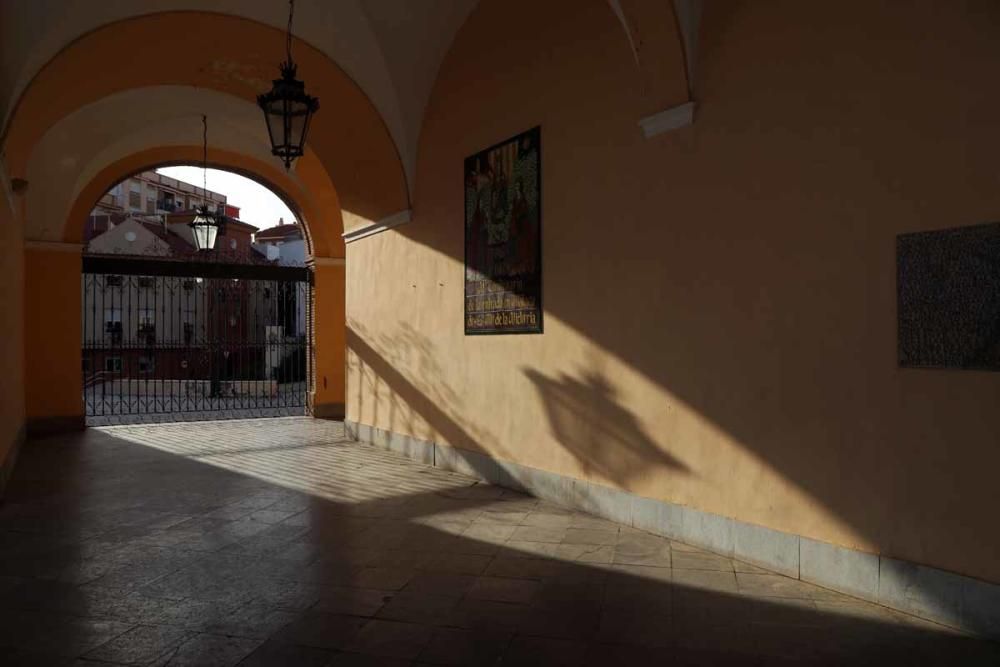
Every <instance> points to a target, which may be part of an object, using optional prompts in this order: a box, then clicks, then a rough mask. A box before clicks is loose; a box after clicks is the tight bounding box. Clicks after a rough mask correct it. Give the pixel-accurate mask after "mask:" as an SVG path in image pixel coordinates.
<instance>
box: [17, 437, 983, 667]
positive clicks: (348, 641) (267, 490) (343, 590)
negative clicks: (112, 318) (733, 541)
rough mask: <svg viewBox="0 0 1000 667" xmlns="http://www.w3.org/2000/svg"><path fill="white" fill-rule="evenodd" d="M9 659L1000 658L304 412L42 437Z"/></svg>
mask: <svg viewBox="0 0 1000 667" xmlns="http://www.w3.org/2000/svg"><path fill="white" fill-rule="evenodd" d="M0 573H2V576H0V664H3V665H7V666H10V665H21V664H32V665H64V664H66V665H90V666H91V667H93V666H94V665H95V664H137V665H145V664H152V665H168V664H169V665H211V666H213V667H215V666H225V665H236V664H239V665H297V666H298V665H302V666H309V665H409V664H434V665H492V664H503V665H605V664H608V665H690V664H695V665H730V664H731V665H771V664H780V665H795V664H828V665H846V664H850V665H857V664H887V665H897V664H907V665H912V664H933V665H936V664H942V665H975V664H983V665H1000V646H998V645H996V644H993V643H989V642H984V641H979V640H975V639H972V638H969V637H965V636H962V635H960V634H958V633H955V632H953V631H950V630H948V629H946V628H943V627H941V626H937V625H934V624H931V623H927V622H924V621H920V620H918V619H915V618H912V617H907V616H904V615H901V614H897V613H894V612H892V611H889V610H887V609H884V608H881V607H877V606H874V605H870V604H866V603H862V602H859V601H856V600H853V599H851V598H848V597H845V596H842V595H839V594H836V593H833V592H830V591H827V590H824V589H821V588H817V587H815V586H810V585H806V584H803V583H801V582H799V581H796V580H792V579H788V578H785V577H782V576H779V575H775V574H770V573H768V572H766V571H763V570H760V569H757V568H755V567H752V566H750V565H746V564H743V563H740V562H737V561H733V560H730V559H728V558H723V557H720V556H716V555H713V554H711V553H707V552H705V551H701V550H698V549H694V548H692V547H690V546H686V545H683V544H678V543H676V542H670V541H668V540H665V539H662V538H659V537H655V536H653V535H649V534H646V533H642V532H638V531H635V530H631V529H628V528H624V527H621V526H618V525H616V524H614V523H610V522H608V521H604V520H601V519H596V518H593V517H591V516H587V515H585V514H581V513H578V512H570V511H567V510H565V509H563V508H560V507H557V506H555V505H551V504H548V503H545V502H541V501H538V500H536V499H534V498H529V497H526V496H524V495H521V494H517V493H513V492H509V491H505V490H503V489H500V488H497V487H491V486H487V485H483V484H477V483H476V482H475V481H474V480H472V479H469V478H467V477H463V476H461V475H456V474H451V473H447V472H444V471H441V470H438V469H434V468H427V467H424V466H420V465H417V464H415V463H413V462H411V461H409V460H406V459H403V458H400V457H397V456H396V455H394V454H391V453H388V452H384V451H381V450H377V449H374V448H372V447H368V446H363V445H358V444H355V443H350V442H346V441H345V440H344V438H343V427H342V425H340V424H338V423H334V422H323V421H313V420H310V419H307V418H284V419H271V420H247V421H231V422H204V423H197V424H193V423H186V424H171V425H155V426H121V427H111V428H106V429H91V430H89V431H87V432H85V433H83V434H79V435H74V436H72V437H60V438H51V439H47V440H38V441H34V442H30V443H28V444H27V445H26V446H25V449H24V450H23V452H22V455H21V460H20V462H19V464H18V466H17V468H16V470H15V474H14V478H13V480H12V481H11V485H10V487H9V491H8V497H7V500H6V502H5V504H4V505H3V506H2V508H0Z"/></svg>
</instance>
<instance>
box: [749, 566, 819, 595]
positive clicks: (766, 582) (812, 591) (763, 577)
mask: <svg viewBox="0 0 1000 667" xmlns="http://www.w3.org/2000/svg"><path fill="white" fill-rule="evenodd" d="M736 584H737V588H738V590H739V592H740V593H741V594H743V595H753V596H762V597H769V598H798V599H804V600H812V599H815V598H816V596H817V595H822V593H821V592H819V591H817V590H816V587H815V586H811V585H809V584H807V583H805V582H803V581H799V580H798V579H790V578H788V577H784V576H782V575H780V574H758V573H751V572H737V573H736Z"/></svg>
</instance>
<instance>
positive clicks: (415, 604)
mask: <svg viewBox="0 0 1000 667" xmlns="http://www.w3.org/2000/svg"><path fill="white" fill-rule="evenodd" d="M458 601H459V598H458V597H457V596H451V595H433V594H428V593H408V592H406V591H402V592H399V593H396V594H395V595H394V596H393V597H392V599H390V600H389V601H388V602H386V603H385V604H384V605H383V606H382V608H381V609H379V611H378V613H377V614H376V616H377V617H378V618H381V619H388V620H391V621H404V622H407V623H423V624H428V625H445V624H447V622H448V620H449V619H450V618H451V614H452V612H453V611H454V610H455V607H457V606H458Z"/></svg>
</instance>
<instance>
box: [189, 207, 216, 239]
mask: <svg viewBox="0 0 1000 667" xmlns="http://www.w3.org/2000/svg"><path fill="white" fill-rule="evenodd" d="M189 224H190V226H191V231H192V233H193V234H194V245H195V247H196V248H198V250H211V249H212V248H214V247H215V237H216V236H218V234H219V222H218V221H217V220H216V219H215V215H214V214H212V213H209V211H208V207H207V206H199V207H198V214H197V215H196V216H195V217H194V220H192V221H191V222H190V223H189Z"/></svg>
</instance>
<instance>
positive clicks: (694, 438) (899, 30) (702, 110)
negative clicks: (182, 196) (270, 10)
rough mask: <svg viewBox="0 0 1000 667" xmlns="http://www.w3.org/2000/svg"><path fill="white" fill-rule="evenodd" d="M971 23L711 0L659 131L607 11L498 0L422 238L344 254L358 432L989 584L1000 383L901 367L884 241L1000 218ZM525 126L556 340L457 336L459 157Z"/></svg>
mask: <svg viewBox="0 0 1000 667" xmlns="http://www.w3.org/2000/svg"><path fill="white" fill-rule="evenodd" d="M649 1H650V2H652V0H649ZM635 4H636V3H629V5H630V6H632V5H635ZM975 4H976V7H977V12H978V13H976V12H971V11H967V8H966V7H965V5H964V4H962V3H912V4H910V5H907V7H906V8H905V9H902V8H900V6H899V4H898V3H893V2H860V1H857V2H839V3H803V2H795V1H793V0H785V1H778V2H768V3H757V2H753V3H752V2H736V1H720V2H713V3H705V15H704V19H703V25H702V34H701V45H700V51H699V62H698V63H697V72H698V73H699V74H698V79H697V81H696V86H695V98H696V99H697V100H698V105H699V106H698V110H697V114H696V119H695V122H694V125H693V126H691V127H688V128H685V129H681V130H677V131H674V132H669V133H667V134H664V135H661V136H658V137H655V138H653V139H649V140H647V139H645V138H643V136H642V133H641V131H640V129H639V126H638V121H639V119H640V118H642V117H644V116H645V115H647V114H648V113H649V112H650V97H649V94H648V93H647V89H646V87H645V86H644V76H643V71H644V70H643V69H642V68H637V66H636V64H635V60H634V57H633V55H632V52H631V50H630V49H629V46H628V41H627V39H626V37H625V35H624V33H623V32H622V29H621V26H620V24H619V23H618V21H617V19H616V18H615V17H614V15H613V14H612V12H611V11H610V9H608V7H607V4H606V3H604V2H600V1H599V0H586V1H573V2H570V1H569V0H565V1H563V2H546V3H538V2H529V1H528V0H483V2H481V3H480V4H479V5H478V7H477V9H476V10H475V11H474V12H473V14H472V15H471V16H470V18H469V19H468V21H467V23H466V24H465V26H464V27H463V28H462V30H461V31H460V33H459V34H458V36H457V38H456V40H455V42H454V44H453V45H452V48H451V50H450V52H449V55H448V56H447V58H446V59H445V61H444V63H443V64H442V67H441V69H440V73H439V78H438V81H437V83H436V86H435V89H434V92H433V94H432V96H431V100H430V102H429V105H428V110H427V115H426V118H425V122H424V128H423V133H422V137H421V144H420V154H419V159H418V170H417V183H416V192H415V200H414V218H413V221H412V222H411V223H409V224H407V225H404V226H401V227H398V228H396V229H394V230H391V231H388V232H385V233H382V234H378V235H375V236H371V237H369V238H366V239H362V240H359V241H357V242H354V243H351V244H349V245H348V246H347V255H348V264H347V266H348V279H347V289H348V298H347V321H348V344H349V354H348V367H349V369H350V372H349V378H348V417H349V418H350V419H352V420H356V421H359V422H361V423H365V424H373V425H375V426H378V427H380V428H385V429H390V430H393V431H397V432H401V433H408V434H412V435H415V436H417V437H420V438H424V439H429V440H437V441H441V442H447V443H450V444H453V445H457V446H459V447H463V448H467V449H475V450H485V451H488V452H490V453H491V454H492V455H494V456H497V457H499V458H504V459H507V460H512V461H517V462H520V463H523V464H526V465H530V466H534V467H537V468H542V469H546V470H551V471H555V472H557V473H560V474H563V475H568V476H571V477H575V478H579V479H588V480H593V481H597V482H600V483H602V484H608V485H613V486H617V487H620V488H624V489H627V490H629V491H632V492H634V493H637V494H639V495H643V496H647V497H652V498H658V499H662V500H667V501H670V502H674V503H679V504H684V505H689V506H693V507H697V508H699V509H702V510H705V511H709V512H713V513H717V514H721V515H725V516H730V517H735V518H737V519H739V520H741V521H745V522H749V523H754V524H758V525H764V526H769V527H772V528H776V529H779V530H783V531H787V532H790V533H796V534H799V535H805V536H808V537H812V538H815V539H820V540H824V541H827V542H832V543H836V544H840V545H844V546H849V547H852V548H859V549H863V550H867V551H871V552H878V553H883V554H887V555H890V556H895V557H899V558H903V559H906V560H910V561H915V562H919V563H926V564H930V565H933V566H936V567H940V568H944V569H947V570H951V571H955V572H959V573H962V574H967V575H972V576H976V577H980V578H983V579H987V580H990V581H998V582H1000V533H998V532H997V531H996V530H995V524H996V507H997V493H996V470H998V469H1000V447H998V446H997V444H998V443H1000V410H998V409H997V406H1000V374H997V373H992V374H991V373H982V372H958V371H941V370H906V369H900V368H898V367H897V363H896V297H895V294H896V286H895V271H896V266H895V238H896V235H897V234H900V233H904V232H912V231H918V230H926V229H935V228H946V227H952V226H958V225H968V224H975V223H980V222H985V221H991V220H997V219H1000V182H998V171H997V156H998V155H1000V124H998V123H997V120H996V119H997V109H1000V88H998V87H997V86H995V85H991V82H992V81H994V80H995V78H996V73H997V72H998V71H1000V50H998V49H997V48H996V44H997V39H996V37H997V30H996V27H997V26H998V25H1000V6H998V5H995V4H991V3H975ZM639 14H641V12H640V13H639ZM526 16H530V17H531V18H530V26H531V27H530V29H525V24H524V17H526ZM638 32H639V34H643V26H642V25H639V26H638ZM644 48H653V47H652V46H649V47H647V46H646V45H645V44H644ZM657 71H658V72H660V73H661V74H662V75H663V76H667V72H668V71H669V70H668V68H665V67H659V66H658V67H657ZM673 71H674V75H673V76H674V79H673V82H672V84H671V83H670V82H663V84H662V86H661V87H658V88H657V92H656V94H657V95H660V96H661V98H660V99H663V100H666V99H668V97H669V95H667V94H666V93H665V92H664V91H666V90H669V89H670V86H671V85H672V86H673V87H674V88H673V89H674V90H676V91H677V95H676V97H675V98H674V101H673V103H675V104H676V103H680V102H683V101H684V100H685V96H686V91H685V86H684V75H683V67H682V62H681V61H680V59H679V58H678V60H677V62H676V68H674V70H673ZM665 103H666V102H665ZM535 125H541V126H542V153H543V164H542V188H543V201H544V210H543V221H542V229H543V248H544V280H543V282H544V304H545V308H546V314H545V326H546V331H545V333H544V334H543V335H538V336H485V337H483V336H478V337H465V336H464V335H463V333H462V293H463V286H462V283H463V188H462V164H463V159H464V158H465V157H466V156H468V155H471V154H473V153H475V152H477V151H479V150H481V149H482V148H485V147H487V146H490V145H492V144H494V143H495V142H497V141H501V140H503V139H505V138H507V137H510V136H512V135H514V134H516V133H517V132H520V131H522V130H525V129H527V128H530V127H533V126H535Z"/></svg>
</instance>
